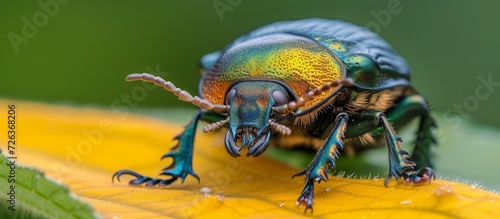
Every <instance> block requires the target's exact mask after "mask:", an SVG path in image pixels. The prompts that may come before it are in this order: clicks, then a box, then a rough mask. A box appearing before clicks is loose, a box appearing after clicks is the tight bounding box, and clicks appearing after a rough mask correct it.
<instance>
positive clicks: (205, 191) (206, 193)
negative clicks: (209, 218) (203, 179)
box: [200, 187, 212, 196]
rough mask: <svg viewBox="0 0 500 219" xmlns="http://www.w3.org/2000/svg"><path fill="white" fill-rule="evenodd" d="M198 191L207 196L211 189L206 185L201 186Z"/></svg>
mask: <svg viewBox="0 0 500 219" xmlns="http://www.w3.org/2000/svg"><path fill="white" fill-rule="evenodd" d="M200 192H201V193H203V194H204V195H205V196H208V195H210V193H212V189H211V188H208V187H202V188H201V189H200Z"/></svg>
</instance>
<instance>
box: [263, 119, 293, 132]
mask: <svg viewBox="0 0 500 219" xmlns="http://www.w3.org/2000/svg"><path fill="white" fill-rule="evenodd" d="M268 124H269V125H270V126H272V127H273V128H274V129H275V130H276V131H278V132H279V133H281V134H282V135H290V134H291V133H292V130H290V128H288V127H286V126H285V125H282V124H279V123H277V122H275V121H273V120H269V122H268Z"/></svg>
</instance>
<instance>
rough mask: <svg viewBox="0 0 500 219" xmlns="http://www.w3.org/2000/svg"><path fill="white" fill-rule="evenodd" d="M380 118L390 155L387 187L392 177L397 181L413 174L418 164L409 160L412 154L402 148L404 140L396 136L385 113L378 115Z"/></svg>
mask: <svg viewBox="0 0 500 219" xmlns="http://www.w3.org/2000/svg"><path fill="white" fill-rule="evenodd" d="M378 118H379V122H380V123H381V125H382V127H384V132H385V140H386V142H387V148H388V153H389V175H388V176H387V178H385V180H384V185H385V186H387V183H388V182H389V180H390V179H391V178H392V177H394V178H396V180H397V179H400V178H401V177H402V176H404V175H405V174H409V173H411V172H413V168H414V166H415V165H416V164H415V163H414V162H413V161H410V160H408V159H407V158H409V157H410V153H408V151H407V150H405V149H404V148H403V146H401V143H402V142H403V140H402V139H401V138H400V137H399V136H397V135H396V131H394V128H393V127H392V125H391V124H390V123H389V121H388V120H387V118H386V116H385V115H384V114H383V113H378Z"/></svg>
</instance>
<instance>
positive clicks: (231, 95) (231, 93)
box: [226, 89, 236, 104]
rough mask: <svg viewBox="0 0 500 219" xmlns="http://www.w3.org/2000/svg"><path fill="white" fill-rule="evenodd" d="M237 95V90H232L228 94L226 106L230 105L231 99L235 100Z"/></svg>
mask: <svg viewBox="0 0 500 219" xmlns="http://www.w3.org/2000/svg"><path fill="white" fill-rule="evenodd" d="M235 93H236V90H235V89H231V90H230V91H229V92H228V93H227V95H226V104H229V101H230V100H231V99H233V97H234V94H235Z"/></svg>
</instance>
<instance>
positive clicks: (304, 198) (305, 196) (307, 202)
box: [297, 179, 314, 214]
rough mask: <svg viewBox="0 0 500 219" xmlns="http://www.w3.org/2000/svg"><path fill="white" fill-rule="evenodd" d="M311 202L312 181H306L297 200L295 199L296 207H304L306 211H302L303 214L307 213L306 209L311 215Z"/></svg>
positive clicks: (312, 198)
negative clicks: (309, 210)
mask: <svg viewBox="0 0 500 219" xmlns="http://www.w3.org/2000/svg"><path fill="white" fill-rule="evenodd" d="M313 200H314V179H308V180H307V182H306V186H305V187H304V189H303V190H302V192H301V193H300V196H299V199H297V205H302V206H306V209H304V214H305V213H307V209H311V214H312V213H313V207H312V204H313Z"/></svg>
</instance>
